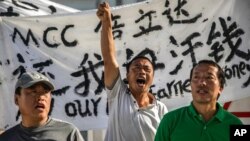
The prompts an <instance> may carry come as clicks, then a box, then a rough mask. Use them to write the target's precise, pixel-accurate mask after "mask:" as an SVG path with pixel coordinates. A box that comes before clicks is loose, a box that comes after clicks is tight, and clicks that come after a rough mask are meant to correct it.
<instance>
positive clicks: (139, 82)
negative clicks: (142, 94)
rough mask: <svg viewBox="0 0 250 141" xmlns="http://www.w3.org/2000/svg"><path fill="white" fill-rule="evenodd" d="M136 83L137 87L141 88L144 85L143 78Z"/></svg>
mask: <svg viewBox="0 0 250 141" xmlns="http://www.w3.org/2000/svg"><path fill="white" fill-rule="evenodd" d="M136 82H137V84H138V86H140V87H143V86H144V85H145V83H146V80H145V79H144V78H138V79H137V80H136Z"/></svg>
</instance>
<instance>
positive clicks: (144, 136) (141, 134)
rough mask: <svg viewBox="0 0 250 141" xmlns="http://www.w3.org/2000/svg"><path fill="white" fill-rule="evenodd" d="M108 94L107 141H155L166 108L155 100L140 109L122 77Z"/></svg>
mask: <svg viewBox="0 0 250 141" xmlns="http://www.w3.org/2000/svg"><path fill="white" fill-rule="evenodd" d="M107 93H108V104H109V114H110V115H109V122H108V129H107V132H106V136H105V141H153V140H154V137H155V134H156V130H157V127H158V125H159V123H160V120H161V119H162V117H163V116H164V114H165V113H167V111H168V110H167V108H166V106H165V105H164V104H163V103H162V102H160V101H157V100H155V101H154V102H153V104H151V105H149V106H148V107H146V108H139V106H138V104H137V102H136V100H135V99H134V97H133V95H132V94H131V93H130V91H129V89H128V87H127V85H126V84H125V83H124V82H123V81H122V79H121V76H119V78H118V79H117V81H116V83H115V85H114V87H113V88H112V90H108V89H107Z"/></svg>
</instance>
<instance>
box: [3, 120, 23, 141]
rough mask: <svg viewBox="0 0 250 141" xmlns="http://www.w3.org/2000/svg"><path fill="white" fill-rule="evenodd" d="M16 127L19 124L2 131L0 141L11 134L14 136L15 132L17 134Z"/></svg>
mask: <svg viewBox="0 0 250 141" xmlns="http://www.w3.org/2000/svg"><path fill="white" fill-rule="evenodd" d="M18 128H19V124H18V125H15V126H14V127H11V128H10V129H7V130H6V131H4V132H3V133H2V134H1V135H0V141H3V139H6V138H9V137H11V136H15V134H18Z"/></svg>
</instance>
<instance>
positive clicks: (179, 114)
mask: <svg viewBox="0 0 250 141" xmlns="http://www.w3.org/2000/svg"><path fill="white" fill-rule="evenodd" d="M187 112H188V106H184V107H180V108H176V109H173V110H171V111H169V112H168V113H167V114H166V115H165V116H164V118H177V117H182V116H183V115H184V114H186V113H187Z"/></svg>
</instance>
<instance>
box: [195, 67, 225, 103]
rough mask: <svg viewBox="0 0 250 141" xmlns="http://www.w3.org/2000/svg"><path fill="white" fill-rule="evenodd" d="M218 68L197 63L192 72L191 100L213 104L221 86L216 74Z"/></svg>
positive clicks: (220, 90)
mask: <svg viewBox="0 0 250 141" xmlns="http://www.w3.org/2000/svg"><path fill="white" fill-rule="evenodd" d="M217 72H218V68H216V67H214V66H212V65H209V64H199V65H197V66H196V67H195V68H194V69H193V72H192V78H191V90H192V96H193V102H194V103H198V104H209V103H211V104H215V103H216V101H217V97H218V95H219V94H220V93H221V92H222V90H223V88H222V87H221V86H220V81H219V79H218V76H217Z"/></svg>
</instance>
